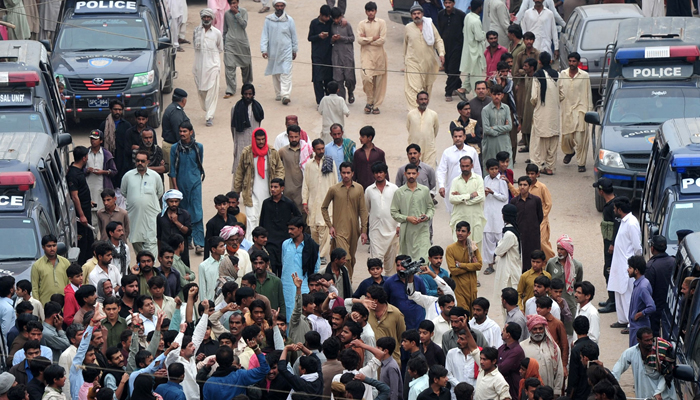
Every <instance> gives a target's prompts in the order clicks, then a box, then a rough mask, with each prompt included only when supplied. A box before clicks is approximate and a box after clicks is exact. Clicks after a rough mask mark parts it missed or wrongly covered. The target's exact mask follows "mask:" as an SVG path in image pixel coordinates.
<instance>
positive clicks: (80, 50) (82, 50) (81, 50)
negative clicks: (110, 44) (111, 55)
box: [74, 48, 112, 52]
mask: <svg viewBox="0 0 700 400" xmlns="http://www.w3.org/2000/svg"><path fill="white" fill-rule="evenodd" d="M107 50H112V49H97V48H95V49H79V50H74V51H79V52H87V51H107Z"/></svg>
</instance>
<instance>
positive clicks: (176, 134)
mask: <svg viewBox="0 0 700 400" xmlns="http://www.w3.org/2000/svg"><path fill="white" fill-rule="evenodd" d="M185 104H187V92H185V91H184V90H182V89H180V88H178V89H175V90H174V91H173V102H172V103H170V105H169V106H168V107H167V108H166V109H165V111H163V123H162V129H163V132H162V133H161V137H162V138H163V143H162V145H161V147H162V149H163V159H164V160H165V164H167V165H170V148H171V147H173V145H174V144H175V143H177V142H178V141H179V140H180V124H181V123H183V122H185V121H189V120H190V119H189V117H187V114H185V110H184V108H185ZM171 187H172V185H171Z"/></svg>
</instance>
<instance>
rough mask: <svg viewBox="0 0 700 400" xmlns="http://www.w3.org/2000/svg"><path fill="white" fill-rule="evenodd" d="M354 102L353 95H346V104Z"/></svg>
mask: <svg viewBox="0 0 700 400" xmlns="http://www.w3.org/2000/svg"><path fill="white" fill-rule="evenodd" d="M354 102H355V95H354V94H352V93H350V94H349V95H348V103H350V104H352V103H354Z"/></svg>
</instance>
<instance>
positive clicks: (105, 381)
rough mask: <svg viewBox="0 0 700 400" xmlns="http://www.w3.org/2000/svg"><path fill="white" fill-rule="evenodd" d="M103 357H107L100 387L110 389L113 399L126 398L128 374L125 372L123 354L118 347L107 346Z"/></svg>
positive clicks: (120, 399) (121, 399)
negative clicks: (112, 392)
mask: <svg viewBox="0 0 700 400" xmlns="http://www.w3.org/2000/svg"><path fill="white" fill-rule="evenodd" d="M105 357H106V358H107V370H106V371H105V372H104V376H103V377H102V387H104V388H108V389H112V390H113V391H114V398H115V399H117V400H123V399H126V393H127V391H128V388H127V384H128V383H129V374H127V373H126V368H125V367H124V366H125V365H126V362H125V361H126V360H124V355H123V354H122V352H121V351H119V348H118V347H109V348H107V352H106V353H105ZM125 389H126V390H125Z"/></svg>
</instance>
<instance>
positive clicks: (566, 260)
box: [545, 235, 583, 338]
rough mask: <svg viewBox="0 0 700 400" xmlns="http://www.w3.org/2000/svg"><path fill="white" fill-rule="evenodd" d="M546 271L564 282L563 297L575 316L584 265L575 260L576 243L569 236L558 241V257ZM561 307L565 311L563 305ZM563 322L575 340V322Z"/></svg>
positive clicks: (564, 236)
mask: <svg viewBox="0 0 700 400" xmlns="http://www.w3.org/2000/svg"><path fill="white" fill-rule="evenodd" d="M545 270H546V271H547V272H549V274H550V275H552V280H554V279H559V280H561V281H562V282H564V291H563V292H562V294H561V297H562V299H564V300H565V301H566V303H567V304H568V305H569V310H571V313H572V314H574V312H575V310H576V298H575V297H574V292H575V291H576V290H575V289H574V285H575V284H577V283H580V282H582V281H583V265H582V264H581V262H580V261H578V260H575V259H574V242H573V240H571V238H570V237H569V236H568V235H562V236H561V237H560V238H559V239H557V255H556V256H554V257H552V258H550V259H549V261H547V267H546V268H545ZM559 306H560V308H562V310H563V307H561V304H560V305H559ZM562 322H563V323H564V327H565V328H566V334H567V335H568V336H569V338H573V335H574V325H573V320H566V321H562Z"/></svg>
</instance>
